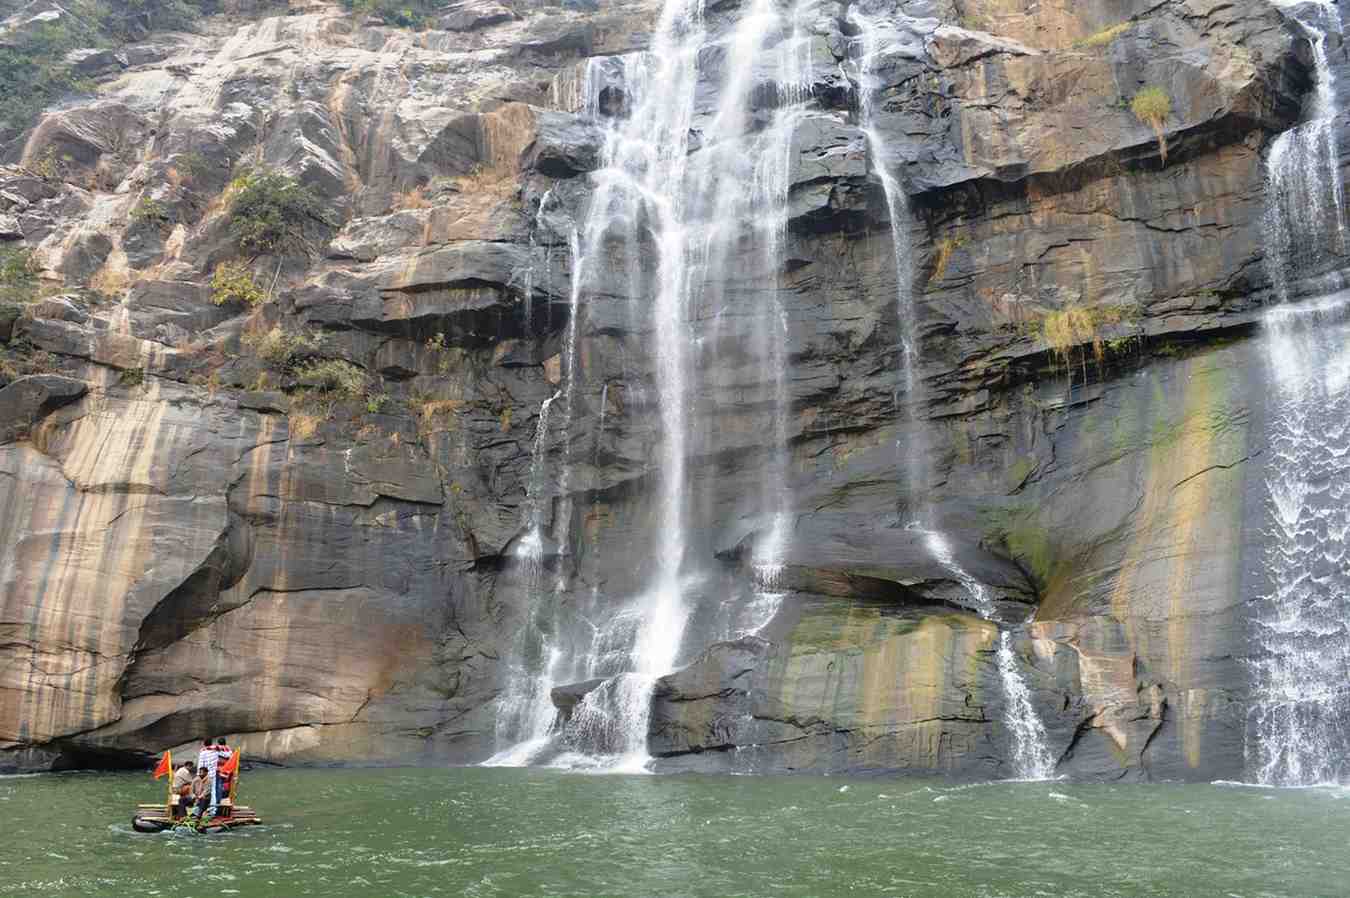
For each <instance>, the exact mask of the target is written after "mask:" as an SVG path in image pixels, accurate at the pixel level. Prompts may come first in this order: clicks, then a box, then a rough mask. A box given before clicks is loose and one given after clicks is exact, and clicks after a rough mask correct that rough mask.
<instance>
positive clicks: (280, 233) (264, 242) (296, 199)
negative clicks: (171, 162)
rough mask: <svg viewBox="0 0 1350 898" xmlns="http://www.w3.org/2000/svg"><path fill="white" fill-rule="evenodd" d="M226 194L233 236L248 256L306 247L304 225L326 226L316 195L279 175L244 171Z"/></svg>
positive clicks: (298, 183) (289, 177)
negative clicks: (249, 254)
mask: <svg viewBox="0 0 1350 898" xmlns="http://www.w3.org/2000/svg"><path fill="white" fill-rule="evenodd" d="M226 194H227V196H229V197H230V213H229V215H230V235H231V236H232V237H233V238H234V241H235V244H236V245H238V247H239V249H240V250H242V251H243V252H246V253H251V254H253V255H262V254H266V253H282V252H286V251H288V250H294V249H300V248H303V247H304V246H305V226H306V225H307V224H309V223H311V222H315V223H318V224H325V225H326V224H327V220H326V219H325V217H324V214H323V207H322V206H321V205H320V204H319V200H318V198H317V197H315V196H314V193H313V192H312V191H311V190H310V189H309V188H308V187H306V186H305V185H303V184H301V183H300V182H299V181H297V180H295V178H292V177H291V176H289V175H283V174H281V173H280V172H256V171H248V172H245V173H244V174H242V175H240V176H239V177H237V178H235V179H234V181H233V182H232V183H231V184H230V186H229V187H228V188H227V189H226Z"/></svg>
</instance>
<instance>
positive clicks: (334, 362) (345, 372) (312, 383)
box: [295, 359, 366, 399]
mask: <svg viewBox="0 0 1350 898" xmlns="http://www.w3.org/2000/svg"><path fill="white" fill-rule="evenodd" d="M295 376H296V379H297V380H299V381H300V383H301V384H302V385H304V386H307V387H311V388H313V389H315V390H318V391H319V392H321V393H328V394H330V395H334V396H340V397H344V398H347V399H355V398H356V397H358V396H360V395H362V394H363V393H364V392H365V390H366V372H364V371H362V370H361V369H360V368H358V367H356V366H355V365H353V364H352V363H351V362H344V361H342V360H341V359H323V360H322V361H316V362H310V363H308V364H306V365H301V366H300V367H299V368H297V369H296V371H295Z"/></svg>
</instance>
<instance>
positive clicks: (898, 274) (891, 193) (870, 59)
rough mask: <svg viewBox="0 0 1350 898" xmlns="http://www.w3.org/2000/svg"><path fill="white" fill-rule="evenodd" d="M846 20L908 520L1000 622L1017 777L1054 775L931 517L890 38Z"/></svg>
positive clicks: (1019, 684) (859, 18)
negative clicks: (878, 249)
mask: <svg viewBox="0 0 1350 898" xmlns="http://www.w3.org/2000/svg"><path fill="white" fill-rule="evenodd" d="M849 21H850V22H852V23H853V25H854V26H855V27H856V28H857V30H858V38H857V41H858V44H859V47H858V49H859V53H858V59H857V66H858V83H859V87H858V97H859V101H858V117H859V125H860V127H861V128H862V131H863V134H864V135H865V137H866V139H867V148H868V153H869V155H870V156H871V158H872V160H873V165H872V166H871V168H872V171H873V172H874V173H875V174H876V176H877V179H878V180H879V181H880V182H881V188H882V193H883V194H884V196H885V200H886V213H887V218H888V219H889V222H890V230H891V246H892V251H893V255H894V261H895V285H896V286H895V290H896V321H897V326H898V329H899V343H900V346H899V359H900V361H899V369H900V371H899V383H898V384H897V389H896V406H897V407H898V408H899V410H900V412H901V415H902V416H903V417H904V418H905V419H906V420H907V421H908V422H909V424H910V428H909V432H910V434H911V435H912V436H911V442H910V444H909V445H907V446H900V447H897V449H898V453H899V456H900V458H901V465H902V467H903V469H904V471H905V473H906V477H905V481H906V485H907V486H908V487H909V489H910V492H911V494H912V495H913V496H914V505H915V508H914V509H911V510H910V511H909V512H908V513H909V514H910V515H911V516H912V517H910V519H909V520H907V521H905V522H904V525H903V526H904V527H905V528H906V529H909V530H916V531H920V532H923V533H924V534H925V542H926V544H927V547H928V550H929V552H930V553H931V554H932V556H933V557H934V558H935V559H936V560H937V561H938V562H939V563H940V564H942V565H943V566H944V567H945V568H947V570H948V571H950V572H951V574H952V576H954V577H955V578H956V580H957V582H959V583H960V584H961V586H962V588H963V589H965V591H966V593H967V594H968V595H969V596H970V599H971V604H972V605H973V607H974V608H975V609H976V611H977V612H978V613H979V615H980V616H981V617H983V618H984V619H985V620H988V621H990V622H992V623H994V624H995V626H997V627H998V630H999V639H998V649H997V652H996V655H995V660H996V667H997V670H998V677H999V682H1000V684H1001V686H1002V690H1003V696H1004V708H1003V722H1004V726H1005V728H1006V729H1007V731H1008V732H1009V734H1010V735H1011V740H1010V741H1011V744H1012V748H1013V758H1012V760H1013V769H1014V771H1015V776H1016V778H1018V779H1024V780H1041V779H1049V778H1050V777H1052V776H1054V772H1055V761H1054V758H1053V757H1052V756H1051V754H1050V750H1049V748H1048V746H1047V741H1046V731H1045V725H1044V723H1043V722H1042V721H1041V719H1040V716H1039V715H1038V714H1037V713H1036V708H1035V706H1034V705H1033V704H1032V702H1031V690H1030V689H1028V688H1027V684H1026V680H1025V679H1024V678H1023V676H1022V672H1021V670H1020V669H1019V667H1018V664H1017V656H1016V654H1015V653H1014V652H1013V650H1012V645H1011V636H1010V634H1009V632H1008V630H1007V629H1005V628H1004V626H1003V625H1002V624H1000V623H999V621H998V619H997V614H996V608H995V606H994V601H993V599H992V597H991V596H990V595H989V592H988V590H987V589H986V588H985V586H984V584H982V583H981V582H980V581H978V580H977V579H975V578H974V577H973V576H971V575H970V574H969V573H968V572H967V571H966V570H965V569H964V568H963V567H962V566H961V565H960V563H959V562H958V561H957V560H956V557H955V555H954V554H953V553H952V550H951V546H950V543H949V542H948V540H947V537H946V535H945V534H943V533H942V532H941V531H940V530H938V529H937V527H936V524H935V522H934V521H933V520H931V519H932V518H933V514H932V508H931V503H929V502H928V501H927V500H926V498H924V494H925V493H926V491H927V488H928V483H927V481H928V471H927V454H928V447H927V444H926V442H925V440H924V436H923V435H924V423H923V420H922V412H921V409H920V406H919V400H920V396H919V392H920V389H921V386H920V380H919V376H918V369H919V365H920V363H921V361H922V357H921V352H920V345H919V339H918V333H917V331H918V322H917V319H916V317H915V314H914V299H913V296H912V291H911V280H912V267H913V263H912V260H911V246H910V239H909V232H908V230H907V228H906V219H907V218H908V215H909V203H908V200H907V198H906V196H905V193H904V190H903V188H902V187H901V185H900V182H899V180H898V179H897V178H896V177H895V175H894V173H892V172H891V171H890V165H889V162H888V158H887V153H886V144H885V140H884V138H883V136H882V134H881V132H880V131H879V130H878V128H877V126H876V122H875V115H876V100H877V94H878V93H879V91H878V90H877V89H876V88H875V87H873V86H872V85H871V84H866V83H864V82H865V81H866V80H868V79H872V78H874V77H875V74H876V67H877V65H878V62H879V61H880V59H881V58H882V54H883V53H884V52H885V51H886V49H887V47H886V44H885V40H886V37H887V35H886V34H884V33H883V31H882V28H881V26H880V25H879V24H878V23H876V22H874V21H872V20H871V19H869V18H868V17H867V16H865V15H863V14H861V13H859V12H858V11H857V10H850V11H849Z"/></svg>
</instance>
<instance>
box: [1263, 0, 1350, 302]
mask: <svg viewBox="0 0 1350 898" xmlns="http://www.w3.org/2000/svg"><path fill="white" fill-rule="evenodd" d="M1282 5H1283V4H1282ZM1300 6H1301V7H1302V8H1303V9H1309V8H1311V9H1313V10H1316V12H1317V16H1318V21H1316V22H1308V21H1305V20H1303V19H1301V18H1300V19H1298V22H1299V25H1300V26H1301V27H1302V28H1303V29H1304V31H1306V32H1307V34H1308V37H1309V40H1310V41H1311V43H1312V52H1313V64H1314V78H1315V89H1314V91H1313V95H1312V103H1311V106H1310V108H1309V111H1308V116H1307V121H1305V122H1304V123H1302V124H1300V125H1298V126H1297V127H1295V128H1291V129H1290V130H1288V131H1285V132H1284V133H1282V134H1280V135H1279V136H1278V137H1276V138H1275V140H1274V141H1272V142H1271V145H1270V152H1269V155H1268V156H1267V157H1266V205H1267V208H1266V216H1265V222H1264V229H1265V236H1266V246H1267V252H1266V256H1265V259H1266V271H1267V274H1268V275H1269V276H1270V279H1271V283H1272V284H1273V285H1274V288H1275V294H1276V296H1277V297H1278V299H1279V300H1280V301H1282V302H1284V301H1287V300H1288V299H1289V281H1290V278H1291V276H1292V275H1295V274H1298V273H1303V274H1310V273H1316V272H1317V271H1318V268H1319V266H1321V265H1322V263H1324V262H1325V260H1326V259H1327V258H1328V257H1330V256H1334V255H1340V254H1343V253H1344V252H1345V249H1346V245H1345V201H1344V196H1343V191H1342V186H1341V176H1340V154H1339V149H1338V142H1337V137H1336V114H1337V109H1336V92H1335V84H1334V83H1333V81H1332V72H1331V65H1330V63H1329V62H1328V60H1327V35H1328V34H1329V33H1330V32H1332V31H1334V32H1336V33H1337V34H1339V33H1340V31H1341V18H1340V12H1339V11H1338V9H1337V7H1336V5H1335V4H1334V3H1330V2H1322V3H1303V4H1300Z"/></svg>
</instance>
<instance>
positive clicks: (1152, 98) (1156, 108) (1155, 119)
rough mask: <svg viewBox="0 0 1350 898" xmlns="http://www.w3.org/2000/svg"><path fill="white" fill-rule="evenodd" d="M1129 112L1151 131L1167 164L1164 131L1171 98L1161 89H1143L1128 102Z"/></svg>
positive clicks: (1170, 107) (1170, 109) (1170, 106)
mask: <svg viewBox="0 0 1350 898" xmlns="http://www.w3.org/2000/svg"><path fill="white" fill-rule="evenodd" d="M1130 111H1131V112H1133V113H1134V117H1135V118H1137V119H1139V121H1141V122H1143V123H1144V124H1146V125H1148V126H1149V127H1150V128H1152V129H1153V133H1154V135H1156V136H1157V138H1158V153H1159V154H1160V155H1161V156H1162V162H1163V165H1166V164H1167V133H1166V131H1165V130H1164V129H1165V128H1166V125H1167V119H1168V117H1169V116H1170V115H1171V114H1172V98H1171V97H1169V96H1168V95H1167V91H1165V90H1163V89H1162V88H1161V87H1156V86H1154V87H1145V88H1144V89H1143V90H1141V91H1139V92H1138V93H1137V94H1135V95H1134V99H1132V100H1130Z"/></svg>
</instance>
